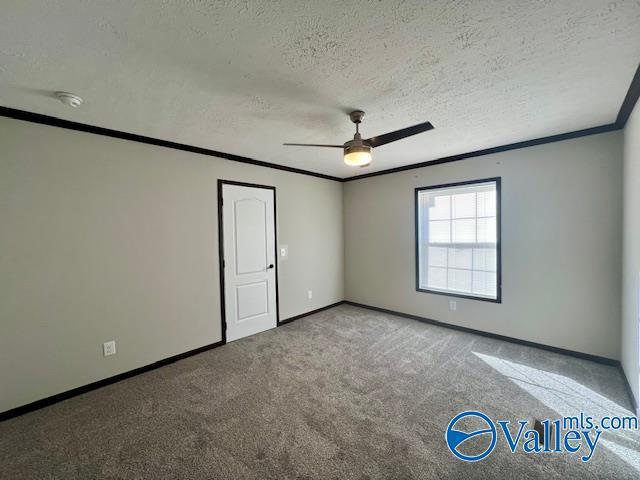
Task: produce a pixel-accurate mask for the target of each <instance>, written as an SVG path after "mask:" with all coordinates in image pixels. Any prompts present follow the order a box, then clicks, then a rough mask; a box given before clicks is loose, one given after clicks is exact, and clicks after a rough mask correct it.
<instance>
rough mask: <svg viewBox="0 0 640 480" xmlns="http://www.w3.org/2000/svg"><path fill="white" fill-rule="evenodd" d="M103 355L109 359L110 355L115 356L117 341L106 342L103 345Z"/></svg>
mask: <svg viewBox="0 0 640 480" xmlns="http://www.w3.org/2000/svg"><path fill="white" fill-rule="evenodd" d="M102 354H103V355H104V356H105V357H108V356H109V355H115V354H116V341H115V340H111V341H110V342H104V343H103V344H102Z"/></svg>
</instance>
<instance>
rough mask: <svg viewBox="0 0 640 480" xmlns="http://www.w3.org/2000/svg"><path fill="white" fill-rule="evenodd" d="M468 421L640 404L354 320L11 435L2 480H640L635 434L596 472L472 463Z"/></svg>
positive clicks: (554, 362)
mask: <svg viewBox="0 0 640 480" xmlns="http://www.w3.org/2000/svg"><path fill="white" fill-rule="evenodd" d="M469 408H472V409H477V410H480V411H483V412H484V413H486V414H488V415H489V416H490V417H492V418H494V419H510V420H513V421H516V420H518V419H521V418H522V419H533V418H543V419H544V418H556V417H558V414H559V413H562V412H559V410H563V411H565V410H566V409H568V408H586V409H589V408H593V409H598V408H600V409H602V408H605V409H614V410H615V409H616V408H617V409H619V411H625V409H626V410H628V409H629V408H630V405H629V401H628V398H627V396H626V392H625V390H624V384H623V380H622V378H621V376H620V374H619V372H618V371H617V369H615V368H613V367H608V366H604V365H600V364H596V363H592V362H588V361H584V360H579V359H575V358H571V357H565V356H562V355H558V354H553V353H549V352H546V351H542V350H537V349H534V348H528V347H523V346H519V345H514V344H510V343H505V342H501V341H497V340H492V339H488V338H484V337H479V336H476V335H473V334H467V333H461V332H457V331H453V330H449V329H445V328H441V327H435V326H432V325H426V324H422V323H419V322H416V321H413V320H408V319H404V318H398V317H394V316H390V315H385V314H381V313H376V312H372V311H369V310H364V309H360V308H357V307H352V306H344V305H343V306H339V307H335V308H333V309H330V310H327V311H324V312H322V313H319V314H316V315H313V316H310V317H306V318H303V319H300V320H297V321H295V322H293V323H291V324H288V325H285V326H283V327H279V328H277V329H274V330H271V331H269V332H265V333H262V334H259V335H256V336H254V337H250V338H245V339H242V340H239V341H236V342H233V343H230V344H228V345H225V346H223V347H220V348H217V349H215V350H211V351H209V352H206V353H202V354H199V355H197V356H194V357H190V358H188V359H185V360H182V361H179V362H177V363H175V364H172V365H169V366H166V367H163V368H160V369H158V370H154V371H152V372H148V373H146V374H143V375H139V376H136V377H133V378H130V379H128V380H125V381H122V382H119V383H117V384H114V385H111V386H108V387H105V388H102V389H99V390H96V391H93V392H90V393H87V394H85V395H82V396H79V397H75V398H72V399H70V400H67V401H64V402H62V403H59V404H56V405H53V406H51V407H47V408H45V409H42V410H39V411H36V412H32V413H29V414H27V415H24V416H22V417H18V418H15V419H12V420H9V421H6V422H3V423H0V461H1V463H0V478H2V479H54V478H55V479H75V478H78V479H97V478H113V479H116V478H117V479H214V478H216V479H217V478H250V479H265V478H273V479H289V478H290V479H293V478H331V479H373V478H393V479H412V478H414V479H418V478H523V479H533V478H541V479H542V478H545V479H548V478H618V479H624V478H638V477H639V476H640V472H639V471H638V470H636V468H640V467H638V465H637V464H636V466H635V467H634V466H633V465H634V457H635V461H636V462H637V461H638V458H640V457H639V455H640V453H639V452H640V441H639V440H638V437H637V436H635V435H611V436H609V438H608V441H609V442H610V443H609V444H608V445H609V447H606V446H604V445H602V444H601V445H599V446H598V449H597V450H596V453H595V455H594V458H593V459H592V460H591V462H589V463H588V464H583V463H582V462H580V461H579V459H578V457H577V456H575V455H573V456H572V455H559V454H556V455H550V454H546V455H526V454H524V453H517V454H512V453H511V452H510V451H508V450H507V449H506V447H505V444H504V442H498V445H497V447H496V449H495V450H494V452H493V453H492V454H491V455H490V456H489V457H487V458H486V459H485V460H482V461H480V462H478V463H475V464H468V463H465V462H462V461H460V460H458V459H457V458H455V457H453V455H452V454H451V453H450V452H449V450H448V448H447V446H446V443H445V440H444V432H445V429H446V427H447V424H448V422H449V421H450V419H451V418H452V417H453V416H454V415H456V414H457V413H459V412H460V411H462V410H466V409H469ZM621 452H622V453H621ZM624 452H627V454H629V455H630V458H627V459H624V458H623V456H624V455H623V453H624ZM629 452H631V453H629Z"/></svg>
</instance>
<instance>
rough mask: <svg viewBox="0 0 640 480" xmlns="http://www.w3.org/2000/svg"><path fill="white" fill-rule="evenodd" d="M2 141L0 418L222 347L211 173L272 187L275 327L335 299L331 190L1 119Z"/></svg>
mask: <svg viewBox="0 0 640 480" xmlns="http://www.w3.org/2000/svg"><path fill="white" fill-rule="evenodd" d="M0 145H2V154H1V156H0V219H1V221H2V225H1V228H0V272H1V274H0V386H1V387H0V411H4V410H7V409H10V408H13V407H16V406H19V405H22V404H25V403H28V402H31V401H34V400H37V399H40V398H43V397H46V396H49V395H53V394H55V393H58V392H62V391H66V390H69V389H71V388H74V387H78V386H80V385H85V384H87V383H90V382H93V381H96V380H99V379H102V378H106V377H109V376H112V375H115V374H117V373H120V372H124V371H127V370H130V369H133V368H136V367H140V366H142V365H146V364H149V363H152V362H155V361H157V360H160V359H163V358H166V357H169V356H171V355H175V354H178V353H182V352H185V351H188V350H191V349H194V348H197V347H200V346H203V345H207V344H211V343H214V342H217V341H219V340H220V339H221V332H220V295H219V283H218V278H219V277H218V232H217V196H216V181H217V179H218V178H224V179H229V180H238V181H246V182H252V183H261V184H267V185H274V186H276V187H277V202H278V240H279V243H281V244H287V245H289V258H288V259H287V260H285V261H281V262H280V263H279V279H280V317H281V319H286V318H288V317H291V316H294V315H297V314H300V313H304V312H307V311H310V310H313V309H316V308H319V307H322V306H325V305H328V304H331V303H334V302H338V301H340V300H342V299H343V231H342V228H343V219H342V212H343V206H342V185H341V184H340V183H338V182H333V181H328V180H322V179H316V178H313V177H309V176H305V175H299V174H294V173H288V172H283V171H278V170H274V169H269V168H263V167H256V166H252V165H244V164H240V163H237V162H230V161H226V160H222V159H217V158H213V157H207V156H201V155H196V154H191V153H186V152H180V151H176V150H170V149H165V148H161V147H154V146H149V145H143V144H139V143H134V142H128V141H124V140H116V139H112V138H107V137H101V136H96V135H91V134H86V133H80V132H73V131H68V130H63V129H59V128H54V127H48V126H42V125H35V124H30V123H26V122H20V121H15V120H10V119H6V118H0ZM308 289H312V290H313V300H308V299H307V290H308ZM111 339H115V340H116V342H117V349H118V353H117V355H115V356H113V357H107V358H103V357H102V351H101V344H102V342H104V341H107V340H111Z"/></svg>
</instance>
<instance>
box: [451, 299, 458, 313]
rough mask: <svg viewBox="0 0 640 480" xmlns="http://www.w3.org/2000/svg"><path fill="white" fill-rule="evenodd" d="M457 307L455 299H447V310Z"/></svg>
mask: <svg viewBox="0 0 640 480" xmlns="http://www.w3.org/2000/svg"><path fill="white" fill-rule="evenodd" d="M457 309H458V302H456V301H455V300H449V310H451V311H452V312H453V311H455V310H457Z"/></svg>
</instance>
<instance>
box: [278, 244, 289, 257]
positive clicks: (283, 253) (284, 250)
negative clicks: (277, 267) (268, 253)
mask: <svg viewBox="0 0 640 480" xmlns="http://www.w3.org/2000/svg"><path fill="white" fill-rule="evenodd" d="M288 257H289V245H280V258H282V259H283V260H286V259H287V258H288Z"/></svg>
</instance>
